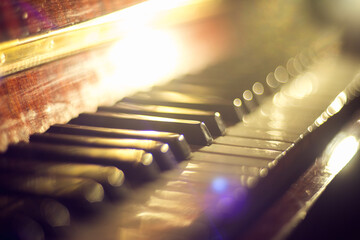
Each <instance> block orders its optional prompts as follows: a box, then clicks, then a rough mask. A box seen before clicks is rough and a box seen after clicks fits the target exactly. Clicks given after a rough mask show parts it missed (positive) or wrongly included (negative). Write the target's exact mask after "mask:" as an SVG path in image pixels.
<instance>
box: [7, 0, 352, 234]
mask: <svg viewBox="0 0 360 240" xmlns="http://www.w3.org/2000/svg"><path fill="white" fill-rule="evenodd" d="M169 2H170V1H156V0H150V1H106V0H105V1H88V0H84V1H81V2H76V3H74V2H71V1H51V2H49V1H42V0H36V1H30V0H27V1H20V0H19V1H7V0H6V1H3V2H1V3H0V23H1V25H0V34H1V36H0V39H1V40H2V41H3V42H2V43H1V45H0V76H1V79H0V102H1V105H0V139H1V142H0V148H1V150H2V151H5V150H6V148H7V146H8V144H10V143H16V142H19V141H28V138H29V135H30V134H33V133H39V132H44V131H46V130H47V129H48V128H49V127H50V126H51V125H53V124H57V123H66V122H68V121H69V120H70V119H72V118H74V117H76V116H77V115H78V114H79V113H82V112H93V111H95V110H96V108H97V107H98V106H100V105H111V104H113V103H114V102H115V101H117V100H119V99H121V98H123V97H125V96H127V95H130V94H133V93H135V92H136V91H139V90H142V91H144V90H147V89H150V88H151V87H152V86H154V85H155V84H163V83H166V82H168V81H169V80H171V79H173V78H176V77H179V76H182V75H184V74H189V73H197V72H201V70H202V69H206V68H211V67H212V66H216V64H217V62H223V63H224V62H227V61H237V62H238V63H239V66H238V68H236V69H234V72H229V74H230V75H234V76H235V75H236V74H238V75H236V76H240V77H239V79H238V81H242V82H251V83H254V82H256V81H263V80H265V79H266V77H267V76H268V74H269V73H270V72H273V71H275V69H277V68H278V66H280V65H285V67H286V68H287V70H288V71H289V75H291V73H290V71H291V69H289V66H290V68H291V64H293V62H294V61H297V60H298V58H297V57H298V56H299V55H300V54H302V53H304V51H309V49H311V50H312V51H313V52H314V53H315V55H316V56H317V58H316V59H317V60H316V61H315V63H312V65H311V67H310V68H311V69H312V71H314V72H316V74H318V75H317V76H318V77H320V78H329V82H331V81H336V78H339V79H346V81H349V82H350V80H351V79H353V78H355V76H356V73H357V71H358V68H357V63H356V60H355V59H354V58H350V57H349V56H348V55H347V54H346V53H344V49H345V50H346V51H349V49H350V50H351V49H356V44H354V43H353V42H354V40H352V41H351V40H350V41H348V42H346V39H345V40H344V38H343V36H344V35H343V33H342V31H344V32H346V33H347V29H340V30H338V29H336V28H334V27H332V26H330V27H329V26H327V25H326V24H324V23H321V21H316V19H314V18H313V17H312V16H310V15H311V14H310V13H309V12H310V11H309V9H310V7H311V4H310V3H308V2H307V1H304V2H302V1H298V2H293V3H290V2H288V1H282V0H272V1H261V0H259V1H256V2H252V1H243V2H241V3H237V2H235V1H213V0H198V1H174V2H173V3H169ZM350 39H352V38H351V36H350ZM343 40H344V41H345V44H344V42H343ZM347 44H348V45H350V46H348V45H347ZM344 46H345V47H344ZM354 46H355V47H354ZM295 56H296V57H295ZM294 57H295V58H294ZM289 59H290V60H289ZM349 59H351V60H349ZM293 66H294V65H293ZM333 66H338V68H337V69H333V68H332V67H333ZM220 73H221V74H227V72H226V71H225V72H221V71H220ZM217 77H221V75H220V76H219V75H218V76H217ZM294 78H296V77H294ZM349 79H350V80H349ZM220 81H221V80H220ZM339 81H341V80H339ZM344 81H345V80H344ZM241 90H242V91H244V90H246V89H241ZM339 93H340V92H339ZM355 102H356V101H355ZM330 103H331V102H329V104H330ZM350 105H351V107H348V108H349V109H350V110H347V109H345V110H342V111H340V113H341V114H339V115H340V116H338V115H336V116H334V117H332V118H331V119H330V120H329V121H328V122H326V123H325V124H323V125H325V126H321V127H320V128H319V129H320V130H319V131H316V134H315V136H316V135H320V136H321V138H320V139H321V140H320V139H319V138H316V137H313V138H314V139H315V140H316V141H317V143H318V147H312V148H310V146H308V144H307V143H306V142H305V141H303V142H301V141H300V143H297V145H296V147H297V150H292V151H290V153H287V154H288V155H287V157H288V158H292V157H293V158H296V156H295V155H296V154H298V153H299V152H300V153H301V154H303V155H300V156H302V157H307V158H310V160H311V161H310V162H311V163H309V165H307V167H308V168H307V170H306V171H304V173H303V174H302V175H301V177H300V178H299V179H297V180H296V179H293V180H294V181H295V180H296V181H295V182H294V183H293V184H292V185H291V183H289V184H285V185H286V187H288V188H289V189H288V190H287V191H282V192H283V194H282V195H281V196H278V197H277V198H276V199H273V201H274V203H272V204H271V206H270V207H268V208H267V209H266V211H265V212H264V213H263V214H261V215H260V216H258V217H256V219H255V220H254V219H253V220H252V225H250V226H249V227H248V228H247V229H246V230H243V229H242V231H241V236H240V238H241V239H272V238H274V239H282V238H285V237H287V236H288V234H289V233H290V231H291V230H292V229H293V228H294V227H295V226H296V225H297V224H298V223H299V222H301V220H302V219H303V217H304V216H305V215H306V213H307V212H308V211H309V209H310V207H311V206H312V205H313V203H314V202H315V201H316V199H317V198H318V197H319V195H320V193H322V192H323V191H324V189H325V187H326V186H327V185H328V184H329V183H330V181H331V180H332V178H333V177H334V176H335V175H336V174H337V171H334V172H329V171H325V170H324V168H325V166H324V165H321V164H318V162H316V161H315V158H316V157H318V156H319V155H320V154H321V152H322V151H323V149H324V148H325V146H326V144H327V143H328V142H330V140H331V138H332V137H333V136H335V134H336V133H337V132H338V131H339V130H340V128H341V126H340V125H339V122H344V124H345V122H347V121H348V120H349V119H352V118H353V115H354V114H355V112H356V111H355V110H354V109H355V107H354V106H356V103H354V101H352V102H351V104H350ZM325 110H326V109H324V111H325ZM344 112H345V113H344ZM314 120H316V119H314ZM354 131H355V130H354ZM312 136H314V134H312ZM311 138H312V137H310V139H311ZM308 139H309V137H308V138H306V137H305V140H308ZM304 142H305V143H304ZM311 144H314V143H313V142H311ZM299 146H300V147H299ZM299 149H300V150H299ZM307 149H310V151H309V153H306V154H305V153H304V151H305V150H307ZM279 168H280V169H281V168H286V164H285V166H282V167H278V169H279ZM282 170H284V169H282ZM279 171H280V170H276V169H275V170H274V172H275V173H272V174H270V176H273V175H276V173H277V172H279ZM110 211H111V210H110ZM113 215H114V214H113ZM110 216H111V214H110ZM115 216H116V215H115ZM113 217H114V216H113ZM75 224H77V223H75ZM82 224H83V223H79V224H78V225H79V226H80V227H79V229H80V230H79V232H80V233H82V232H84V229H87V227H86V226H82ZM93 225H96V223H95V224H94V223H93ZM232 228H233V227H232ZM105 229H106V228H105ZM113 230H114V229H111V228H109V229H108V231H110V233H109V232H108V233H107V235H106V237H108V236H109V239H121V238H120V237H119V236H117V235H116V234H115V233H114V234H111V231H113ZM94 232H95V233H96V230H94ZM92 233H93V231H90V230H89V231H88V233H87V234H85V235H84V236H87V237H89V236H90V235H91V234H92ZM131 234H134V235H129V236H131V237H135V236H137V235H136V232H135V233H131ZM80 235H81V234H80ZM70 236H71V234H70ZM77 237H78V236H77V235H75V237H74V238H70V237H69V239H76V238H77ZM82 237H83V236H82ZM92 237H94V236H92ZM94 239H101V237H99V236H97V237H95V238H94ZM133 239H134V238H133ZM141 239H143V238H141ZM180 239H181V238H180Z"/></svg>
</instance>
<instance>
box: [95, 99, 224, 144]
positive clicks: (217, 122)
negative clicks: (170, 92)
mask: <svg viewBox="0 0 360 240" xmlns="http://www.w3.org/2000/svg"><path fill="white" fill-rule="evenodd" d="M98 111H100V112H115V113H116V112H119V113H133V114H143V115H151V116H158V117H166V118H176V119H187V120H197V121H200V122H204V123H205V125H206V126H207V127H208V129H209V131H210V133H211V135H212V136H214V137H218V136H221V135H224V134H225V125H224V123H223V121H222V118H221V115H220V113H219V112H209V111H200V110H194V109H188V108H177V107H168V106H158V105H145V104H135V103H126V102H119V103H117V104H115V105H114V106H112V107H99V108H98Z"/></svg>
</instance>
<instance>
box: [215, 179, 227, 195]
mask: <svg viewBox="0 0 360 240" xmlns="http://www.w3.org/2000/svg"><path fill="white" fill-rule="evenodd" d="M211 187H212V189H213V190H214V192H216V193H223V192H225V191H226V189H227V187H228V182H227V180H226V179H225V178H222V177H217V178H215V179H214V180H213V181H212V183H211Z"/></svg>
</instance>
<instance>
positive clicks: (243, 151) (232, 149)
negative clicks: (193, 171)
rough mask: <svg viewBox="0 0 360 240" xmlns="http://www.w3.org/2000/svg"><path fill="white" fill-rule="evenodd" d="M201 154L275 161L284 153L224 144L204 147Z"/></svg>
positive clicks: (200, 150)
mask: <svg viewBox="0 0 360 240" xmlns="http://www.w3.org/2000/svg"><path fill="white" fill-rule="evenodd" d="M199 152H207V153H218V154H224V155H234V156H248V157H254V158H258V159H268V160H274V159H275V158H276V157H277V156H278V155H280V154H281V153H282V151H277V150H270V149H263V148H252V147H242V146H229V145H222V144H212V145H211V146H208V147H203V148H201V149H199Z"/></svg>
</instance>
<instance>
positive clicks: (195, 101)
mask: <svg viewBox="0 0 360 240" xmlns="http://www.w3.org/2000/svg"><path fill="white" fill-rule="evenodd" d="M121 101H122V102H131V103H139V104H151V105H164V106H172V107H180V108H190V109H198V110H203V111H213V112H220V114H221V116H222V118H223V119H224V121H225V122H226V123H227V124H230V125H232V124H235V123H237V122H239V121H241V119H242V117H243V115H244V114H246V113H247V111H246V109H245V107H244V105H243V104H242V101H241V99H239V98H235V99H233V100H225V99H222V98H217V97H199V96H196V95H195V94H185V93H178V92H171V91H151V92H139V93H136V94H134V95H133V96H130V97H125V98H123V99H122V100H121Z"/></svg>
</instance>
